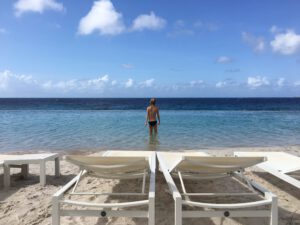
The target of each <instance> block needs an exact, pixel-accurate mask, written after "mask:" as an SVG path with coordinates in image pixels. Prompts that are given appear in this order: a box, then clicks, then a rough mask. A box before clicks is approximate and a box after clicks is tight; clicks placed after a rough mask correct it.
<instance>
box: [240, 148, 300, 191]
mask: <svg viewBox="0 0 300 225" xmlns="http://www.w3.org/2000/svg"><path fill="white" fill-rule="evenodd" d="M234 155H236V156H264V157H266V158H267V161H266V162H263V163H260V164H258V165H257V167H259V168H261V169H263V170H265V171H267V172H268V173H270V174H272V175H274V176H276V177H278V178H279V179H281V180H284V181H285V182H287V183H289V184H291V185H293V186H295V187H296V188H299V189H300V180H297V179H295V178H294V177H292V175H289V174H288V173H292V172H297V171H299V170H300V158H299V157H297V156H294V155H291V154H289V153H285V152H235V153H234Z"/></svg>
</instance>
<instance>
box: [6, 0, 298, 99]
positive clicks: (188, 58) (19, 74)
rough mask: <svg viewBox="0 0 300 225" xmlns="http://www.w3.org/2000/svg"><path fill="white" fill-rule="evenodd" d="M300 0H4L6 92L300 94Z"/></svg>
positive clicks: (8, 94) (39, 94) (18, 94)
mask: <svg viewBox="0 0 300 225" xmlns="http://www.w3.org/2000/svg"><path fill="white" fill-rule="evenodd" d="M299 12H300V2H299V1H298V0H294V1H293V0H286V1H282V0H265V1H258V0H256V1H254V0H253V1H240V0H229V1H225V0H218V1H217V0H207V1H199V0H189V1H183V0H173V1H172V3H171V2H170V1H167V0H152V1H146V0H118V1H117V0H96V1H95V0H78V1H67V0H1V1H0V97H149V96H156V97H257V96H261V97H270V96H272V97H278V96H283V97H288V96H300V23H299V21H300V13H299Z"/></svg>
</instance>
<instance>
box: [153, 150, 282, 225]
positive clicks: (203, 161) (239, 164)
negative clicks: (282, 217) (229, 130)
mask: <svg viewBox="0 0 300 225" xmlns="http://www.w3.org/2000/svg"><path fill="white" fill-rule="evenodd" d="M172 154H173V157H171V155H172ZM197 154H198V155H197ZM157 157H158V161H159V166H160V168H161V171H162V172H163V174H164V177H165V179H166V181H167V184H168V186H169V190H170V192H171V194H172V196H173V199H174V201H175V225H181V224H182V218H188V217H189V218H197V217H200V218H201V217H270V224H271V225H277V224H278V221H277V220H278V209H277V197H276V196H275V195H273V194H272V193H271V192H269V191H268V190H266V189H264V188H263V187H261V186H260V185H258V184H256V183H255V182H253V181H251V180H249V179H247V177H245V176H244V174H243V171H244V169H245V168H246V167H249V166H253V165H255V164H257V163H260V162H263V161H264V158H263V157H212V156H208V155H207V154H206V155H205V154H203V153H200V152H193V153H191V152H189V153H185V152H183V153H178V152H176V153H169V152H168V153H165V152H158V153H157ZM179 158H180V159H179ZM174 159H175V161H174ZM227 176H228V177H234V178H236V179H238V180H240V181H241V182H243V183H244V184H246V185H247V186H248V187H249V190H252V192H248V193H189V192H187V190H186V187H185V185H184V179H194V180H198V179H200V180H201V179H217V178H220V177H227ZM174 177H178V178H179V181H180V184H181V189H182V193H180V192H179V191H178V188H177V186H176V183H175V182H174V180H173V178H174ZM256 194H260V196H261V197H262V198H263V199H262V200H258V201H252V202H242V203H229V204H227V203H207V202H200V201H193V200H191V198H192V197H193V196H199V197H200V196H210V197H214V196H224V197H226V196H247V195H256ZM183 205H188V206H193V207H196V208H197V207H200V208H202V210H183V208H182V206H183ZM256 206H269V208H270V209H269V210H261V209H259V210H258V209H257V210H255V209H254V207H256ZM248 208H251V209H248Z"/></svg>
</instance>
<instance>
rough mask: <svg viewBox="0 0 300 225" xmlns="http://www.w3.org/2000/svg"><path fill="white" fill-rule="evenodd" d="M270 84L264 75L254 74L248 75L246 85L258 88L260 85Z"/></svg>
mask: <svg viewBox="0 0 300 225" xmlns="http://www.w3.org/2000/svg"><path fill="white" fill-rule="evenodd" d="M269 84H270V82H269V80H268V79H267V78H266V77H261V76H255V77H248V80H247V85H248V86H249V87H250V88H252V89H255V88H258V87H262V86H268V85H269Z"/></svg>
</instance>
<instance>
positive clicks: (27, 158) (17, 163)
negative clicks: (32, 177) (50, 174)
mask: <svg viewBox="0 0 300 225" xmlns="http://www.w3.org/2000/svg"><path fill="white" fill-rule="evenodd" d="M51 160H54V162H55V176H59V175H60V167H59V154H57V153H42V154H23V155H0V166H2V167H3V170H4V187H5V188H8V187H9V186H10V168H11V167H20V168H21V169H22V174H23V175H24V177H26V176H27V175H28V170H29V164H39V165H40V184H41V185H42V186H45V185H46V162H47V161H51Z"/></svg>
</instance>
